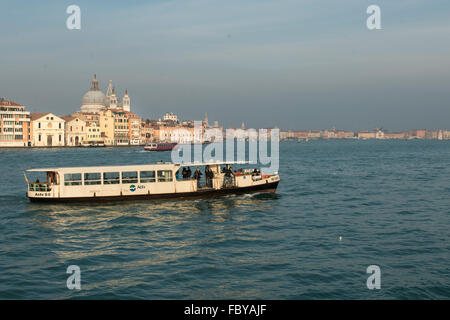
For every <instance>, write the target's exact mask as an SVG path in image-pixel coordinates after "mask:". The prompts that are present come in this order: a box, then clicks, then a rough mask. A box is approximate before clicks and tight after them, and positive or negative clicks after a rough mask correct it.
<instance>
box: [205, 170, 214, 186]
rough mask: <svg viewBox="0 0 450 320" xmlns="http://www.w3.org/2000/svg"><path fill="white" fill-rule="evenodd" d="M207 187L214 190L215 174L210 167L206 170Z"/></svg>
mask: <svg viewBox="0 0 450 320" xmlns="http://www.w3.org/2000/svg"><path fill="white" fill-rule="evenodd" d="M205 177H206V186H208V187H210V188H212V179H213V178H214V172H213V171H212V170H211V168H210V167H209V166H206V168H205Z"/></svg>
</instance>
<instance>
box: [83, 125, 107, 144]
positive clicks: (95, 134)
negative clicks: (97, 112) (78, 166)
mask: <svg viewBox="0 0 450 320" xmlns="http://www.w3.org/2000/svg"><path fill="white" fill-rule="evenodd" d="M103 142H104V141H103V138H102V134H101V132H100V127H99V125H98V124H97V122H94V121H92V122H87V123H86V144H96V143H103Z"/></svg>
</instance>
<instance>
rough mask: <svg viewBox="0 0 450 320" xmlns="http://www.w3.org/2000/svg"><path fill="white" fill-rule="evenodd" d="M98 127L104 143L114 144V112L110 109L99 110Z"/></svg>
mask: <svg viewBox="0 0 450 320" xmlns="http://www.w3.org/2000/svg"><path fill="white" fill-rule="evenodd" d="M99 127H100V133H101V134H102V138H103V141H104V143H105V145H107V146H113V145H115V140H114V131H115V121H114V112H113V111H112V110H111V109H107V110H105V111H102V112H100V115H99Z"/></svg>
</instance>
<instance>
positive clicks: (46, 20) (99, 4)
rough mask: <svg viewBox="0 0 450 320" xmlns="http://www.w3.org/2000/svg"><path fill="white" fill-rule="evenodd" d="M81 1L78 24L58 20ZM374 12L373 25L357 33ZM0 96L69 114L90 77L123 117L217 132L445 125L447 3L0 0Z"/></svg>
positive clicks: (449, 109)
mask: <svg viewBox="0 0 450 320" xmlns="http://www.w3.org/2000/svg"><path fill="white" fill-rule="evenodd" d="M71 4H76V5H79V6H80V7H81V30H68V29H67V28H66V19H67V17H68V16H69V15H68V14H66V8H67V6H69V5H71ZM371 4H377V5H379V6H380V7H381V21H382V30H373V31H370V30H368V29H367V28H366V19H367V17H368V15H367V14H366V9H367V7H368V6H369V5H371ZM0 12H1V16H2V18H1V19H0V41H1V42H0V96H4V97H6V98H8V99H12V100H13V101H16V102H19V103H22V104H24V105H26V106H27V107H28V109H29V110H30V111H38V112H54V113H56V114H70V113H72V112H75V111H77V110H79V108H80V106H81V99H82V97H83V95H84V93H85V92H86V91H88V90H89V88H90V82H91V79H92V77H93V74H94V73H95V74H97V78H98V80H99V81H100V86H101V87H102V88H103V90H104V92H105V91H106V90H105V89H106V86H107V85H108V81H109V80H110V79H111V80H113V82H114V84H115V86H116V89H117V91H118V93H119V94H120V95H122V94H123V91H124V90H125V89H126V88H127V89H128V92H129V94H130V98H131V108H132V111H134V112H136V113H137V114H138V115H139V116H142V117H145V118H148V117H149V118H152V119H156V118H161V117H162V116H163V114H164V113H165V112H167V111H172V112H174V113H176V114H178V115H179V117H180V118H182V119H201V118H202V117H203V115H204V113H205V111H206V112H207V113H208V117H209V120H210V122H212V121H213V120H215V119H217V120H219V121H220V122H221V123H223V124H224V125H225V126H240V124H241V122H242V121H243V120H245V122H246V124H247V127H255V128H259V127H269V126H273V125H278V126H279V127H280V128H282V129H300V130H301V129H305V130H306V129H323V128H331V127H332V126H333V125H334V126H336V127H338V128H342V129H349V130H358V129H371V128H374V127H383V128H386V129H390V130H404V129H412V128H429V129H433V128H447V129H450V2H449V1H448V0H408V1H406V0H405V1H404V0H389V1H387V0H386V1H381V0H371V1H366V0H341V1H338V0H217V1H216V0H172V1H170V0H168V1H163V0H158V1H120V3H119V2H118V1H117V2H113V1H75V0H73V1H61V0H55V1H34V2H33V3H31V1H4V0H0Z"/></svg>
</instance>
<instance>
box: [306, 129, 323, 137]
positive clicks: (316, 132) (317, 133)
mask: <svg viewBox="0 0 450 320" xmlns="http://www.w3.org/2000/svg"><path fill="white" fill-rule="evenodd" d="M320 135H321V133H320V131H319V130H314V131H309V132H308V138H309V139H320Z"/></svg>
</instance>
